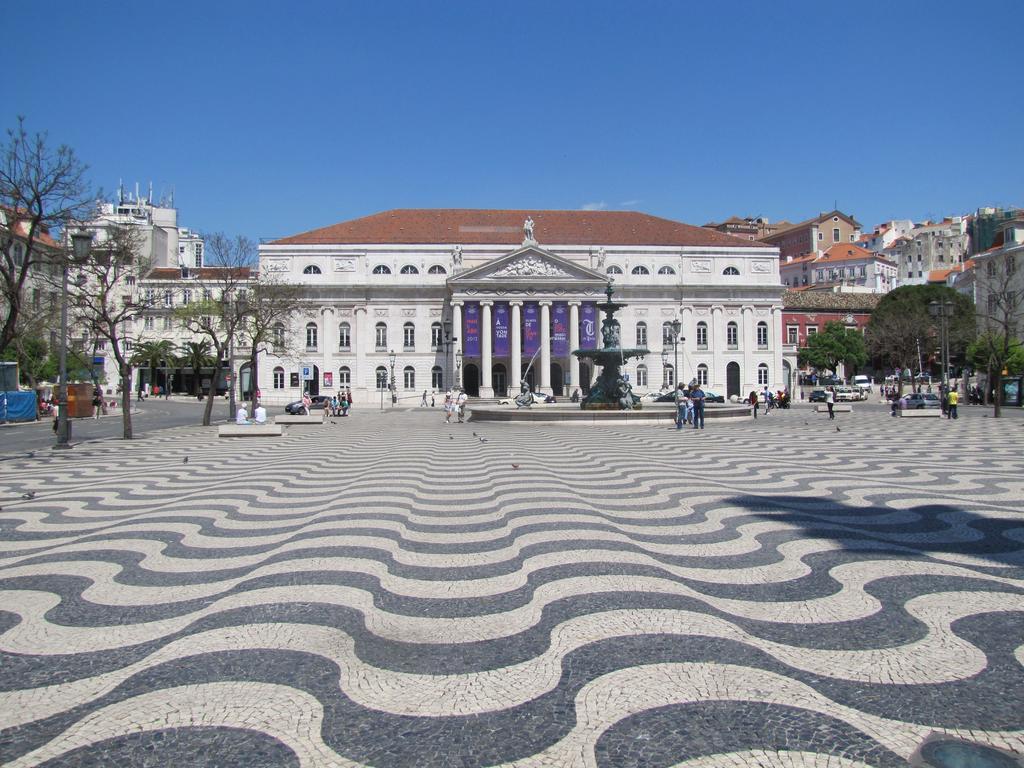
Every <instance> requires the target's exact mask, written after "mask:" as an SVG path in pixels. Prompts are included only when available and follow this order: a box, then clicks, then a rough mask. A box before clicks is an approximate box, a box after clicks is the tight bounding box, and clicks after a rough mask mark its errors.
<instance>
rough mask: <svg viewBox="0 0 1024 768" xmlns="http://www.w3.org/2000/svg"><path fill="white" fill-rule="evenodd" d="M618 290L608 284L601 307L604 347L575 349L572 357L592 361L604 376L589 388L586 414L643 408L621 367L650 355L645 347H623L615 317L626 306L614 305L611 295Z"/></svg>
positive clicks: (599, 377)
mask: <svg viewBox="0 0 1024 768" xmlns="http://www.w3.org/2000/svg"><path fill="white" fill-rule="evenodd" d="M614 292H615V289H614V288H612V284H611V283H608V287H607V288H606V289H605V295H607V296H608V301H605V302H603V303H601V304H598V305H597V307H598V309H602V310H604V320H602V321H601V343H602V345H603V346H602V347H601V348H600V349H576V350H573V354H574V355H576V357H578V358H580V359H582V360H590V361H592V362H593V363H594V364H595V365H599V366H601V373H600V375H598V377H597V381H596V382H594V385H593V386H592V387H591V388H590V394H588V395H587V396H586V397H585V398H584V399H583V402H582V403H581V404H580V408H582V409H584V410H593V411H601V410H633V409H634V408H640V398H639V397H637V396H636V395H634V394H633V390H632V387H630V385H629V382H627V381H626V380H625V378H624V377H623V375H622V366H623V365H625V363H626V361H627V360H629V359H631V358H634V357H643V356H644V355H646V354H648V350H647V348H646V347H629V348H624V347H623V346H622V333H621V328H620V327H619V321H618V320H616V319H615V313H616V312H618V311H619V310H620V309H622V308H623V307H625V306H627V305H626V304H618V303H616V302H614V301H612V294H613V293H614Z"/></svg>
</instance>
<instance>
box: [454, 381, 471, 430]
mask: <svg viewBox="0 0 1024 768" xmlns="http://www.w3.org/2000/svg"><path fill="white" fill-rule="evenodd" d="M467 400H469V395H467V394H466V390H464V389H462V390H459V397H458V400H456V405H457V407H458V409H459V424H461V423H462V422H463V421H465V419H466V401H467Z"/></svg>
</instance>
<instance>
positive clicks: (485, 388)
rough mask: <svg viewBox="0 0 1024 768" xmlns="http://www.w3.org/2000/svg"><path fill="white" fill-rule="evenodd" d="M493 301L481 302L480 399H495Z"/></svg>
mask: <svg viewBox="0 0 1024 768" xmlns="http://www.w3.org/2000/svg"><path fill="white" fill-rule="evenodd" d="M493 304H494V302H493V301H481V302H480V310H481V311H480V325H481V326H482V327H481V328H480V397H494V383H493V382H492V381H491V365H492V361H491V336H492V333H493V328H492V327H491V306H492V305H493Z"/></svg>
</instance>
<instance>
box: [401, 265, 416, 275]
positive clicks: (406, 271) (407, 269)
mask: <svg viewBox="0 0 1024 768" xmlns="http://www.w3.org/2000/svg"><path fill="white" fill-rule="evenodd" d="M419 273H420V271H419V270H418V269H416V267H414V266H413V265H412V264H406V265H405V266H404V267H402V274H403V275H418V274H419Z"/></svg>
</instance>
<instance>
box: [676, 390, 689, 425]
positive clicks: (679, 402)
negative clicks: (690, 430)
mask: <svg viewBox="0 0 1024 768" xmlns="http://www.w3.org/2000/svg"><path fill="white" fill-rule="evenodd" d="M675 399H676V429H682V428H683V424H685V423H686V417H687V416H688V415H689V414H688V413H687V411H688V410H689V407H690V404H689V397H688V396H687V393H686V389H685V388H684V387H683V385H682V384H681V383H680V384H677V385H676V391H675Z"/></svg>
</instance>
